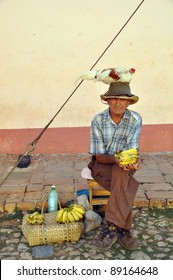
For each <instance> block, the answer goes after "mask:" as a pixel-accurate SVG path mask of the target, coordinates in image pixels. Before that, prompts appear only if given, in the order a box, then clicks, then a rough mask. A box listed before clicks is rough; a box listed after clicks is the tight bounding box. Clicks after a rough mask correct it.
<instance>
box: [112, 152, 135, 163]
mask: <svg viewBox="0 0 173 280" xmlns="http://www.w3.org/2000/svg"><path fill="white" fill-rule="evenodd" d="M115 157H116V158H118V159H119V160H120V164H121V165H126V164H135V163H136V162H137V160H138V151H137V149H136V148H132V149H129V150H125V151H122V152H120V153H118V154H115Z"/></svg>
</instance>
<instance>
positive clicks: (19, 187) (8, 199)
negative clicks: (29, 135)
mask: <svg viewBox="0 0 173 280" xmlns="http://www.w3.org/2000/svg"><path fill="white" fill-rule="evenodd" d="M17 159H18V155H0V166H1V167H0V180H2V179H3V178H4V177H5V176H6V174H7V173H8V172H9V171H10V170H11V169H12V167H13V166H14V164H15V163H16V161H17ZM89 160H90V155H88V154H75V155H69V154H68V155H66V154H65V155H64V154H62V155H32V156H31V164H30V166H29V167H27V168H23V169H20V168H16V169H15V170H14V171H13V173H12V174H11V175H10V177H9V178H8V179H7V180H6V182H5V183H4V184H3V185H2V186H1V187H0V212H4V211H5V212H13V211H14V209H15V208H18V209H19V210H22V211H27V210H33V209H35V207H39V208H41V205H42V202H43V199H44V197H45V196H46V195H47V194H48V192H49V191H50V189H51V185H52V184H55V185H56V187H57V191H58V194H59V200H60V202H61V204H62V205H64V204H65V203H66V202H67V201H70V200H73V199H74V198H75V196H76V192H77V191H78V190H82V189H87V188H88V185H87V181H86V180H85V179H83V178H82V177H81V170H82V169H83V168H84V167H86V166H87V164H88V162H89ZM142 161H143V167H142V168H141V170H140V171H138V172H136V174H135V177H136V179H137V180H138V181H139V182H140V187H139V190H138V192H137V195H136V198H135V202H134V206H140V207H142V206H149V205H150V206H156V207H165V206H168V207H171V208H173V153H150V154H148V153H146V154H142Z"/></svg>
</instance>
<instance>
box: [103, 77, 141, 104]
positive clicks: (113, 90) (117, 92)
mask: <svg viewBox="0 0 173 280" xmlns="http://www.w3.org/2000/svg"><path fill="white" fill-rule="evenodd" d="M100 97H101V99H102V100H104V101H107V100H108V99H109V98H120V99H127V100H130V101H131V104H135V103H137V102H138V100H139V97H138V96H136V95H133V94H132V93H131V90H130V86H129V83H122V82H116V83H111V84H110V86H109V89H108V91H107V92H106V93H105V94H102V95H100Z"/></svg>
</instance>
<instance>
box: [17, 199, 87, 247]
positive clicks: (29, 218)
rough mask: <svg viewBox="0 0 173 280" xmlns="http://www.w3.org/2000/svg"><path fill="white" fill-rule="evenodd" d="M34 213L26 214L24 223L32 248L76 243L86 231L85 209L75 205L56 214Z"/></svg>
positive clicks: (25, 234) (23, 229)
mask: <svg viewBox="0 0 173 280" xmlns="http://www.w3.org/2000/svg"><path fill="white" fill-rule="evenodd" d="M43 208H44V203H43V205H42V210H41V213H39V212H37V211H36V212H34V213H32V214H26V215H25V216H24V217H23V221H22V231H23V234H24V236H25V238H26V240H27V241H28V243H29V245H30V246H36V245H42V244H52V243H63V242H64V241H69V242H76V241H78V240H79V239H80V237H81V234H82V233H83V230H84V222H83V219H84V216H85V209H84V208H83V207H82V206H80V205H78V204H76V203H74V204H71V205H69V206H67V207H65V208H62V207H61V205H60V203H59V210H58V211H56V212H50V213H43Z"/></svg>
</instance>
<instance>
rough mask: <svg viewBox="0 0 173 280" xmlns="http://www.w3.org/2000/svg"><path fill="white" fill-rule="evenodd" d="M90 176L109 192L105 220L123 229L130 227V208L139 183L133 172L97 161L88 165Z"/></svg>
mask: <svg viewBox="0 0 173 280" xmlns="http://www.w3.org/2000/svg"><path fill="white" fill-rule="evenodd" d="M88 167H89V168H90V169H91V173H92V176H93V178H94V180H96V181H97V182H98V183H99V184H100V185H101V186H102V187H103V188H105V189H107V190H109V191H110V197H109V199H108V203H107V206H106V211H105V219H106V221H108V222H111V223H113V224H115V225H116V226H118V227H120V228H123V229H131V227H132V206H133V202H134V199H135V195H136V192H137V190H138V186H139V183H138V181H137V180H136V179H135V178H134V177H133V174H134V172H129V171H124V170H123V169H122V168H120V167H119V166H118V165H117V164H116V163H115V164H101V163H99V162H98V161H97V160H95V161H91V162H90V163H89V165H88Z"/></svg>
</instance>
